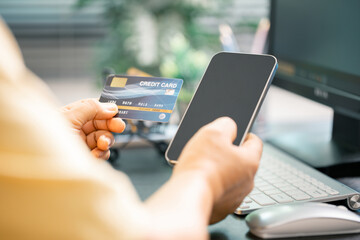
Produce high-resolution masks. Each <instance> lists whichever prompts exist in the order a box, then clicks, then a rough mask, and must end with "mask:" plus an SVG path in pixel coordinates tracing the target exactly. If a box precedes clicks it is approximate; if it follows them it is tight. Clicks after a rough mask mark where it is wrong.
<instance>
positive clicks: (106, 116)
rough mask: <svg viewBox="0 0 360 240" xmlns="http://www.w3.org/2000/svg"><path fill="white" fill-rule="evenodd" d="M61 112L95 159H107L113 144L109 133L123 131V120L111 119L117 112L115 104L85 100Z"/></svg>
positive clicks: (68, 106)
mask: <svg viewBox="0 0 360 240" xmlns="http://www.w3.org/2000/svg"><path fill="white" fill-rule="evenodd" d="M61 112H62V113H63V114H64V115H65V117H66V118H67V119H68V120H69V121H70V123H71V125H72V128H73V130H74V131H75V132H76V133H78V134H79V135H80V136H81V138H82V139H83V140H84V141H85V142H86V144H87V145H88V147H89V148H90V150H91V153H92V154H93V155H94V156H95V157H97V158H103V159H108V158H109V156H110V151H109V148H110V147H111V146H112V145H113V144H114V142H115V140H114V136H113V135H112V133H111V132H116V133H121V132H123V131H124V129H125V123H124V121H123V120H121V119H120V118H113V117H114V116H115V115H116V113H117V112H118V108H117V106H116V104H114V103H100V102H99V101H98V100H96V99H85V100H81V101H77V102H74V103H71V104H69V105H67V106H64V107H62V108H61Z"/></svg>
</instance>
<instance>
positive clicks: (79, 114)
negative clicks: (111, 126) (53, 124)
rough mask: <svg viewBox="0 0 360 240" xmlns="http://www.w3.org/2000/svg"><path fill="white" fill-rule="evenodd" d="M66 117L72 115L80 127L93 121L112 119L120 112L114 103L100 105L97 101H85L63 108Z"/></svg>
mask: <svg viewBox="0 0 360 240" xmlns="http://www.w3.org/2000/svg"><path fill="white" fill-rule="evenodd" d="M62 111H63V113H64V114H65V115H70V116H71V117H70V119H73V120H74V121H76V122H77V123H78V125H79V126H83V125H84V124H85V123H86V122H88V121H91V120H93V119H110V118H112V117H113V116H115V115H116V114H117V112H118V108H117V106H116V104H114V103H100V102H99V101H98V100H96V99H85V100H81V101H77V102H74V103H72V104H69V105H67V106H66V107H64V108H62Z"/></svg>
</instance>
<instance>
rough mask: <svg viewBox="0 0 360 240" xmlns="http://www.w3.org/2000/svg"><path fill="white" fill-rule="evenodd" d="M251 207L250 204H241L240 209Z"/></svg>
mask: <svg viewBox="0 0 360 240" xmlns="http://www.w3.org/2000/svg"><path fill="white" fill-rule="evenodd" d="M249 208H250V206H249V205H241V206H240V209H249Z"/></svg>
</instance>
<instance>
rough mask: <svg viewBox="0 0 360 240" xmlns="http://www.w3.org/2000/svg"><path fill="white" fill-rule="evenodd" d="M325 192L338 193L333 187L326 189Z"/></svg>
mask: <svg viewBox="0 0 360 240" xmlns="http://www.w3.org/2000/svg"><path fill="white" fill-rule="evenodd" d="M325 192H327V193H328V194H330V195H337V194H339V192H338V191H336V190H334V189H332V188H330V189H326V190H325Z"/></svg>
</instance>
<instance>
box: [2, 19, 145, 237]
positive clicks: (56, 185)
mask: <svg viewBox="0 0 360 240" xmlns="http://www.w3.org/2000/svg"><path fill="white" fill-rule="evenodd" d="M0 52H1V54H0V192H1V193H0V195H1V197H0V213H1V214H0V239H137V238H141V236H140V235H139V231H138V229H137V224H138V219H137V216H138V215H139V214H140V211H141V207H142V204H141V202H140V200H139V198H138V196H137V194H136V192H135V191H134V188H133V186H132V185H131V183H130V181H129V179H128V178H127V177H126V176H125V175H124V174H123V173H121V172H118V171H116V170H114V169H112V168H111V166H110V165H108V164H107V163H106V162H104V161H101V160H98V159H95V158H93V157H92V155H91V154H90V152H89V150H88V148H87V146H86V145H85V144H84V143H83V142H82V140H81V138H80V137H79V136H75V135H73V133H72V132H71V131H70V128H69V126H68V123H67V121H66V119H64V117H63V116H62V115H61V114H60V113H59V112H58V111H57V109H58V106H57V105H56V104H55V102H56V100H54V98H53V97H52V94H51V92H50V91H49V90H48V89H47V87H46V85H45V84H44V83H43V82H41V81H40V80H39V79H38V78H37V77H36V76H35V75H34V74H33V73H31V72H30V71H29V70H27V69H26V67H25V65H24V64H23V60H22V58H21V53H20V51H19V49H18V47H17V44H16V42H15V41H14V38H13V36H12V35H11V34H10V32H9V30H8V29H7V28H6V26H5V25H4V24H3V23H2V21H1V19H0Z"/></svg>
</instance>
